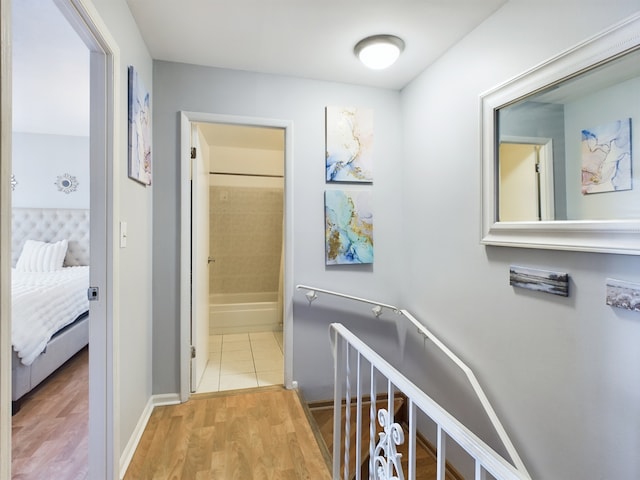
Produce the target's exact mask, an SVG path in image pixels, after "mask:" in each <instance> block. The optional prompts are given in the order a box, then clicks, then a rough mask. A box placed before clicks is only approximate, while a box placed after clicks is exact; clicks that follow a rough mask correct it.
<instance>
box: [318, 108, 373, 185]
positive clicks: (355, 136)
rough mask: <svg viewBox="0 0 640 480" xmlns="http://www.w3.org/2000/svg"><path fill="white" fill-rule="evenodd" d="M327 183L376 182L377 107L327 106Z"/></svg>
mask: <svg viewBox="0 0 640 480" xmlns="http://www.w3.org/2000/svg"><path fill="white" fill-rule="evenodd" d="M325 141H326V165H325V167H326V180H327V182H363V183H367V182H368V183H371V182H373V109H370V108H356V107H326V109H325Z"/></svg>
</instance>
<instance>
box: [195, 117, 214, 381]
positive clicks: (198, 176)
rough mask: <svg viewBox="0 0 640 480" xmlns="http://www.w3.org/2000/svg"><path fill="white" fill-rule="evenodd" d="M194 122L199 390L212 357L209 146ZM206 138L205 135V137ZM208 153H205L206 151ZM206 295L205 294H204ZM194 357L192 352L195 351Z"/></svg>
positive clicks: (196, 322) (197, 372)
mask: <svg viewBox="0 0 640 480" xmlns="http://www.w3.org/2000/svg"><path fill="white" fill-rule="evenodd" d="M196 125H197V124H196V123H192V124H191V147H192V148H195V151H196V154H195V156H193V155H192V157H193V158H191V177H192V179H191V216H192V220H191V309H192V312H191V346H192V347H193V348H194V349H195V353H196V355H195V358H192V359H191V392H192V393H193V392H196V391H197V387H198V384H199V383H200V380H201V379H202V375H203V374H204V372H205V370H206V368H207V362H208V361H209V333H208V332H209V233H210V232H209V183H210V181H209V177H210V172H211V168H210V167H209V147H208V145H206V143H205V145H204V146H203V142H201V141H200V138H201V136H202V134H201V132H200V128H198V127H197V126H196ZM203 141H204V139H203ZM205 153H206V155H205ZM203 296H204V297H205V298H202V297H203ZM192 357H193V355H192Z"/></svg>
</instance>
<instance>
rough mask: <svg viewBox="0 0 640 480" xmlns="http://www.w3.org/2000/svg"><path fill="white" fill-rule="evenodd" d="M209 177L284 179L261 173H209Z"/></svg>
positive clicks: (280, 176) (282, 176)
mask: <svg viewBox="0 0 640 480" xmlns="http://www.w3.org/2000/svg"><path fill="white" fill-rule="evenodd" d="M209 175H231V176H234V177H265V178H284V175H263V174H259V173H228V172H209Z"/></svg>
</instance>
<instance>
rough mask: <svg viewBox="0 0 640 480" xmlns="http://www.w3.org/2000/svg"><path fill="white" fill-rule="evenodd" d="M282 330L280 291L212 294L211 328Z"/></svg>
mask: <svg viewBox="0 0 640 480" xmlns="http://www.w3.org/2000/svg"><path fill="white" fill-rule="evenodd" d="M281 330H282V307H281V305H280V304H279V302H278V292H277V291H276V292H259V293H226V294H212V295H210V304H209V332H210V333H211V334H212V335H226V334H237V333H246V332H275V331H281Z"/></svg>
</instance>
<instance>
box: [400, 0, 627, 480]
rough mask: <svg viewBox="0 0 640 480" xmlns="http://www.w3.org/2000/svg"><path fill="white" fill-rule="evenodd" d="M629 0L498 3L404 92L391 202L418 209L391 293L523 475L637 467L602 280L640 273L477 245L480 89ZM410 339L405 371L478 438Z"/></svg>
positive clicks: (622, 259) (617, 15) (613, 315)
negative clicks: (510, 449) (462, 375)
mask: <svg viewBox="0 0 640 480" xmlns="http://www.w3.org/2000/svg"><path fill="white" fill-rule="evenodd" d="M547 6H548V7H549V8H545V7H547ZM639 9H640V2H639V1H637V0H629V1H616V2H587V3H585V2H575V1H560V2H558V1H556V2H539V1H511V2H508V3H507V4H506V5H505V6H504V7H503V8H502V9H500V10H499V11H497V12H496V13H495V14H494V15H493V16H492V17H491V18H489V19H488V20H487V21H486V22H484V24H482V25H481V26H480V27H479V28H477V29H476V30H475V31H474V32H472V33H471V34H470V35H468V36H467V37H466V38H465V39H463V40H462V41H461V42H460V43H459V44H458V45H456V46H455V47H454V48H453V49H451V50H450V51H449V52H448V53H447V54H446V55H444V56H443V57H441V58H440V59H439V60H438V62H436V64H434V65H433V66H431V67H430V68H429V69H427V70H426V71H425V72H424V73H423V74H422V75H421V76H420V77H418V78H417V79H416V80H415V81H413V82H412V83H411V84H410V86H409V87H407V88H406V89H405V90H404V91H403V92H402V112H403V128H404V143H403V145H404V148H405V156H404V162H403V186H404V193H405V195H404V200H403V204H404V205H405V210H407V211H409V209H410V207H412V206H421V207H422V209H421V214H420V215H419V216H416V215H411V214H408V215H405V217H404V228H403V238H404V239H405V247H406V248H405V249H404V254H403V269H402V271H403V281H402V285H403V287H404V290H403V293H402V294H401V297H400V300H399V302H400V304H401V305H403V306H406V307H407V308H408V309H409V310H410V311H412V312H413V313H415V315H416V316H417V317H418V318H420V319H422V320H423V321H425V323H427V324H428V325H429V326H430V327H431V328H432V329H433V330H434V331H436V332H437V333H438V334H440V336H441V337H442V338H443V339H444V341H445V342H446V343H447V344H448V345H449V346H451V347H452V349H453V350H454V351H456V352H458V353H459V354H460V355H461V356H462V358H463V359H464V360H466V361H467V362H468V363H469V364H470V365H471V366H472V368H473V369H474V370H475V372H476V374H477V376H478V378H479V380H480V382H481V384H482V385H483V386H484V387H485V388H486V391H487V394H488V396H489V398H490V399H491V400H492V402H493V404H494V406H495V408H496V410H497V412H498V415H499V416H500V418H501V419H502V420H503V422H504V424H505V427H506V429H507V431H508V432H509V433H510V435H511V436H512V438H513V440H514V442H515V443H516V446H517V447H518V450H519V451H520V453H521V455H522V456H523V457H524V461H525V463H526V465H527V466H528V468H529V469H530V473H531V474H532V476H533V478H535V479H548V480H558V479H604V478H610V479H613V478H620V479H622V478H624V479H631V478H640V456H639V455H638V452H639V451H640V435H639V434H638V432H639V431H640V408H638V405H640V348H638V345H640V315H639V314H638V313H633V312H629V311H626V310H619V309H613V308H610V307H607V306H606V305H605V298H604V289H605V279H606V278H607V277H613V278H619V279H623V280H629V281H634V282H640V258H639V257H631V256H622V255H604V254H589V253H572V252H554V251H544V250H530V249H515V248H504V247H484V246H482V245H480V243H479V239H480V204H479V202H480V167H481V159H480V152H479V138H480V131H479V118H480V115H479V105H480V102H479V95H480V94H481V93H482V92H484V91H487V90H489V89H490V88H492V87H494V86H495V85H498V84H500V83H502V82H504V81H506V80H508V79H510V78H511V77H513V76H515V75H517V74H519V73H521V72H523V71H525V70H527V69H529V68H531V67H533V66H535V65H536V64H538V63H540V62H542V61H543V60H546V59H548V58H550V57H551V56H553V55H555V54H557V53H559V52H560V51H562V50H564V49H566V48H568V47H570V46H572V45H573V44H575V43H577V42H579V41H582V40H583V39H586V38H587V37H589V36H591V35H593V34H595V33H596V32H598V31H600V30H601V29H603V28H605V27H607V26H609V25H610V24H612V23H615V22H617V21H618V20H620V19H622V18H624V17H626V16H627V15H629V14H631V13H632V12H634V11H638V10H639ZM433 179H436V181H433ZM512 264H518V265H527V266H532V267H538V268H547V269H550V270H557V271H564V272H568V273H569V275H570V278H571V285H570V296H569V297H568V298H561V297H555V296H551V295H547V294H542V293H536V292H530V291H528V290H518V289H514V288H512V287H510V286H509V266H510V265H512ZM416 343H418V342H417V341H416V340H414V339H411V340H410V341H407V348H406V350H407V351H409V350H411V352H410V354H406V355H405V365H406V367H407V368H408V371H409V372H410V375H411V376H412V377H413V378H415V379H417V380H418V381H420V383H421V384H423V385H425V386H427V388H428V391H429V393H432V394H434V395H435V396H437V397H438V398H439V399H441V400H442V401H443V402H444V404H445V405H446V406H447V407H448V408H451V409H452V410H453V411H454V412H455V413H456V414H458V415H460V416H461V417H463V418H465V417H472V418H471V421H470V424H471V425H472V426H473V427H474V429H475V430H477V431H478V432H479V433H481V434H482V436H483V437H485V438H488V439H490V438H491V435H489V434H488V433H486V432H487V431H488V429H487V428H486V427H485V426H483V425H482V422H480V417H477V416H476V414H475V413H474V412H475V411H477V402H475V401H473V400H472V399H473V396H472V395H470V394H468V393H466V392H465V391H464V388H463V387H462V382H461V381H459V380H458V378H459V377H458V376H453V374H451V375H449V374H448V369H447V368H446V367H445V365H446V364H445V363H444V362H442V361H440V359H439V356H438V355H437V354H436V353H434V352H433V349H431V348H427V350H426V352H423V356H422V357H421V359H420V357H419V356H418V355H419V352H420V351H421V349H422V347H421V344H418V345H416ZM414 350H415V351H416V353H415V354H413V351H414ZM426 365H429V368H428V369H427V368H425V366H426Z"/></svg>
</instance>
